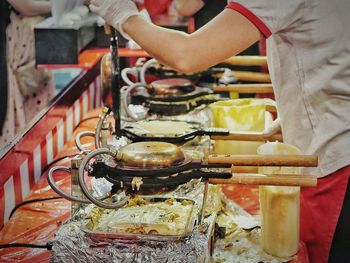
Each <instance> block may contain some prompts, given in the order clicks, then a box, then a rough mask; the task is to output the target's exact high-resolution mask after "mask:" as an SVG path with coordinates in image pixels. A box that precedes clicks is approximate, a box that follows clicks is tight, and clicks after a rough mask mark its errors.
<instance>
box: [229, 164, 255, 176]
mask: <svg viewBox="0 0 350 263" xmlns="http://www.w3.org/2000/svg"><path fill="white" fill-rule="evenodd" d="M258 169H259V167H258V166H236V165H232V166H231V172H232V174H234V173H250V174H256V173H258Z"/></svg>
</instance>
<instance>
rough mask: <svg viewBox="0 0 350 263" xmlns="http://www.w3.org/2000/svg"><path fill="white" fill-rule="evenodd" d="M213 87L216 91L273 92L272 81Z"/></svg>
mask: <svg viewBox="0 0 350 263" xmlns="http://www.w3.org/2000/svg"><path fill="white" fill-rule="evenodd" d="M212 89H213V91H215V92H238V93H273V88H272V84H271V83H266V84H231V85H218V86H213V87H212Z"/></svg>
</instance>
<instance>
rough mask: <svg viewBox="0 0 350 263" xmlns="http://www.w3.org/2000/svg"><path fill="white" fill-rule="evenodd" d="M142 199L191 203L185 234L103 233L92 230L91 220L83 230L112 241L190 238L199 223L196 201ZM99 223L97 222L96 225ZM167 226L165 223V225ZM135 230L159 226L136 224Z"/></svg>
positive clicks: (184, 199) (143, 197)
mask: <svg viewBox="0 0 350 263" xmlns="http://www.w3.org/2000/svg"><path fill="white" fill-rule="evenodd" d="M141 197H142V199H144V200H145V201H146V202H147V203H158V202H165V201H166V200H169V199H173V200H174V201H177V202H182V201H187V202H190V203H191V206H192V207H191V209H190V212H189V213H190V215H189V219H188V221H187V224H186V226H185V229H184V232H183V233H181V234H174V235H165V234H152V233H149V234H147V233H146V234H143V233H128V232H114V231H113V232H102V231H97V230H91V220H88V222H87V224H85V225H84V226H83V228H82V230H83V231H84V232H85V233H86V234H88V235H90V237H91V238H93V239H105V238H112V239H129V240H154V241H177V240H181V239H184V238H186V237H189V236H190V235H191V234H192V232H193V230H194V227H195V225H196V223H197V219H198V213H197V210H196V209H195V201H194V200H191V199H188V198H174V197H163V196H141ZM97 223H98V222H95V225H96V224H97ZM164 224H165V223H164ZM115 225H116V226H118V223H117V222H116V223H115ZM132 225H133V226H134V227H135V228H137V227H148V226H151V227H155V228H156V227H157V224H152V225H150V224H146V223H134V224H132Z"/></svg>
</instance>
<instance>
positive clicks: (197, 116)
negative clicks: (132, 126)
mask: <svg viewBox="0 0 350 263" xmlns="http://www.w3.org/2000/svg"><path fill="white" fill-rule="evenodd" d="M129 106H130V107H129V110H130V111H131V112H132V113H133V115H134V116H141V115H142V114H144V117H145V118H144V119H147V120H168V121H187V122H198V123H200V124H201V126H202V128H208V127H212V112H211V110H210V108H209V107H208V106H206V105H205V106H201V107H198V108H196V109H194V110H193V111H191V112H188V113H186V114H182V115H174V116H166V115H163V116H160V115H156V114H151V115H150V114H148V115H147V112H146V110H145V109H144V112H142V110H141V108H140V106H139V107H135V105H129ZM123 116H125V113H124V114H123ZM129 123H132V121H131V122H128V121H125V122H123V125H122V126H123V127H124V126H127V125H128V124H129Z"/></svg>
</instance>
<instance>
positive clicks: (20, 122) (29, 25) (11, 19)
mask: <svg viewBox="0 0 350 263" xmlns="http://www.w3.org/2000/svg"><path fill="white" fill-rule="evenodd" d="M0 1H1V9H2V11H1V12H2V15H4V16H1V23H2V24H1V29H2V32H1V46H4V47H6V49H1V52H2V54H1V79H2V80H1V86H0V87H1V100H2V103H1V105H2V107H1V117H0V121H2V122H1V133H0V149H2V148H3V147H4V146H5V145H7V144H8V143H10V142H11V141H12V140H13V138H14V137H15V136H16V135H17V134H18V133H19V132H20V131H21V130H23V129H24V128H25V126H26V124H27V123H28V122H29V121H31V119H32V118H33V117H34V116H35V115H36V114H37V113H38V112H39V111H40V110H41V109H42V108H43V107H45V106H46V105H47V102H48V101H49V100H50V99H52V98H53V96H54V93H55V89H54V84H53V78H52V75H51V74H50V72H48V71H45V70H37V69H36V68H35V61H34V60H35V47H34V27H35V25H37V24H38V23H40V22H41V21H42V20H43V16H45V15H49V14H50V13H51V4H50V2H49V1H36V0H7V1H6V0H0ZM3 17H4V18H5V19H3ZM3 30H6V31H3ZM5 52H6V53H5ZM6 71H7V73H6ZM6 74H7V79H6V80H5V78H4V76H6ZM5 105H6V107H5Z"/></svg>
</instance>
